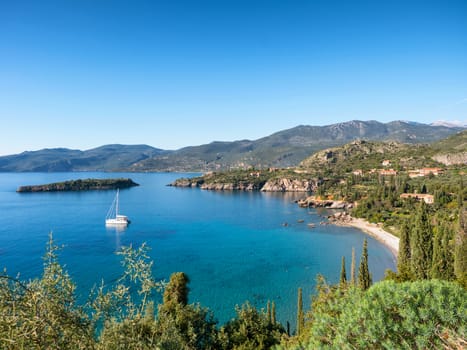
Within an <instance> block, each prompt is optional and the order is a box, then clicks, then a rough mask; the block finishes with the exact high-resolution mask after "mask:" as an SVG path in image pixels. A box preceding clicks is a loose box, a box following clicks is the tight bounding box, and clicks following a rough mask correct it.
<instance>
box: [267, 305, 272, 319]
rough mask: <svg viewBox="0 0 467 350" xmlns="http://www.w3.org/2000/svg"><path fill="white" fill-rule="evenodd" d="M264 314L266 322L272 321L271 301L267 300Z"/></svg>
mask: <svg viewBox="0 0 467 350" xmlns="http://www.w3.org/2000/svg"><path fill="white" fill-rule="evenodd" d="M266 316H267V319H268V323H271V321H272V316H271V302H270V301H269V300H268V306H267V311H266Z"/></svg>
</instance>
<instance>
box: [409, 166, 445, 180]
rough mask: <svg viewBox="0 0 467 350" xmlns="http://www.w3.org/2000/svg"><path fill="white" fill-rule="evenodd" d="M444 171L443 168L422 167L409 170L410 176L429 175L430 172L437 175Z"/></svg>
mask: <svg viewBox="0 0 467 350" xmlns="http://www.w3.org/2000/svg"><path fill="white" fill-rule="evenodd" d="M442 173H443V169H442V168H422V169H415V170H409V177H411V178H413V177H423V176H427V175H430V174H433V175H435V176H438V175H440V174H442Z"/></svg>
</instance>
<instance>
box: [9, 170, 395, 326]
mask: <svg viewBox="0 0 467 350" xmlns="http://www.w3.org/2000/svg"><path fill="white" fill-rule="evenodd" d="M183 176H190V174H179V173H162V174H160V173H156V174H154V173H131V174H126V173H121V174H115V173H111V174H108V173H13V174H12V173H0V223H1V225H0V268H1V269H3V268H6V269H7V272H8V274H9V275H12V276H16V275H17V274H18V273H19V274H20V278H21V279H30V278H34V277H39V276H40V275H41V273H42V268H43V261H42V256H43V254H44V252H45V246H46V243H47V241H48V235H49V232H53V237H54V240H55V242H56V243H57V244H58V245H63V249H62V250H61V251H60V262H61V263H62V264H64V265H65V266H66V270H67V271H68V272H69V274H70V275H71V277H72V279H73V280H74V282H75V283H76V284H77V294H78V296H79V299H80V300H85V299H86V297H87V296H88V294H89V291H90V289H91V288H92V286H93V285H95V284H100V282H101V281H102V280H103V281H104V282H105V283H112V282H114V281H115V280H117V279H118V278H119V277H120V276H121V274H122V268H121V264H120V257H119V256H117V255H116V252H117V251H118V250H119V249H120V248H121V247H122V246H129V245H133V247H137V246H139V245H141V244H142V243H144V242H146V243H147V245H148V246H149V247H150V248H151V250H150V256H151V258H152V259H153V260H154V275H155V276H156V277H157V278H158V279H165V280H168V279H169V276H170V274H171V273H173V272H177V271H183V272H185V273H186V274H187V275H188V276H189V278H190V281H191V282H190V290H191V292H190V302H195V303H198V302H199V303H201V305H203V306H205V307H209V308H210V309H211V310H212V311H213V312H214V314H215V317H216V319H217V320H218V321H219V323H220V324H223V323H225V322H226V321H228V320H229V319H231V318H232V317H234V316H235V305H241V304H243V303H244V302H245V301H246V300H249V301H250V303H251V304H253V305H254V306H256V307H258V308H265V307H266V304H267V301H268V300H274V301H275V303H276V310H277V318H278V320H279V321H281V322H282V323H283V324H285V323H286V321H290V323H291V324H292V325H294V324H295V319H296V317H295V315H296V298H297V288H298V287H302V288H303V292H304V302H305V304H306V305H305V307H309V304H310V298H308V297H307V296H308V295H311V294H312V293H313V292H314V288H315V280H316V276H317V274H322V275H324V276H325V277H326V278H327V280H328V281H330V282H333V283H335V282H337V281H338V279H339V272H340V267H341V258H342V256H345V258H346V261H347V271H348V272H349V271H350V261H351V251H352V247H355V251H356V257H357V267H358V261H359V258H360V255H361V249H362V243H363V240H364V238H365V237H366V238H367V239H368V251H369V266H370V271H371V273H372V275H373V280H374V281H377V280H380V279H381V278H382V277H383V275H384V270H385V269H387V268H391V269H395V259H394V256H393V255H392V254H391V252H390V251H389V250H388V249H387V248H386V247H385V246H383V245H382V244H381V243H379V242H378V241H376V240H374V239H373V238H371V237H367V236H366V235H364V234H363V233H362V232H360V231H358V230H356V229H354V228H347V227H337V226H333V225H320V224H319V223H320V222H321V221H323V220H325V218H324V217H323V216H322V215H325V214H326V213H325V212H322V213H318V212H316V211H315V210H309V209H303V208H299V207H298V205H297V204H296V203H294V200H296V199H298V198H302V197H303V196H305V195H304V194H290V193H259V192H251V193H250V192H246V193H245V192H213V191H203V190H200V189H191V188H174V187H168V186H167V184H169V183H171V182H172V181H173V180H175V179H176V178H178V177H183ZM115 177H130V178H132V179H133V180H134V181H135V182H137V183H139V184H140V186H138V187H133V188H130V189H125V190H121V191H120V208H121V210H120V212H121V213H122V214H124V215H128V216H129V218H130V219H131V224H130V225H129V226H128V228H126V229H125V230H123V231H119V230H116V229H109V228H106V226H105V224H104V220H105V216H106V214H107V211H108V209H109V207H110V205H111V203H112V201H113V199H114V196H115V191H88V192H57V193H16V189H17V188H18V187H19V186H20V185H33V184H45V183H51V182H56V181H64V180H71V179H78V178H81V179H85V178H115ZM299 220H304V222H303V223H299V222H298V221H299ZM284 223H288V225H284ZM308 223H314V224H316V227H315V228H312V229H311V228H309V226H308V225H307V224H308Z"/></svg>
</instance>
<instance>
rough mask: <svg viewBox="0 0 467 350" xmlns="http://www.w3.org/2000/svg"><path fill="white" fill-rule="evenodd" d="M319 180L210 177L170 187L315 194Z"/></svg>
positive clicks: (175, 182)
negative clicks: (221, 179)
mask: <svg viewBox="0 0 467 350" xmlns="http://www.w3.org/2000/svg"><path fill="white" fill-rule="evenodd" d="M319 183H320V180H318V179H291V178H287V177H281V178H271V179H267V180H266V179H265V180H259V179H257V178H252V179H251V180H250V181H249V180H239V181H217V180H216V181H211V179H210V178H209V177H196V178H190V179H187V178H183V179H177V180H176V181H174V182H173V183H171V184H169V186H174V187H198V188H200V189H202V190H212V191H262V192H313V191H315V190H316V189H317V188H318V185H319Z"/></svg>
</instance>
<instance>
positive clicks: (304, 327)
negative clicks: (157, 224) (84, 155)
mask: <svg viewBox="0 0 467 350" xmlns="http://www.w3.org/2000/svg"><path fill="white" fill-rule="evenodd" d="M57 251H58V247H57V246H56V245H55V244H54V242H53V240H52V238H51V239H50V241H49V243H48V246H47V251H46V254H45V256H44V271H43V275H42V277H41V278H40V279H36V280H32V281H20V280H17V279H15V278H12V277H11V276H8V275H7V274H6V272H5V273H3V274H2V275H0V348H2V349H12V350H13V349H226V350H230V349H271V348H276V349H315V348H332V349H347V348H348V349H367V348H396V347H397V348H405V349H416V348H419V349H439V348H442V347H444V348H452V349H455V348H456V347H457V346H459V347H460V346H465V345H466V343H465V339H466V337H465V336H466V331H467V330H466V325H467V291H466V290H465V289H464V288H462V287H461V286H460V285H459V284H457V283H454V282H448V281H441V280H420V281H416V282H404V283H396V282H395V281H383V282H379V283H376V284H375V285H373V286H371V287H370V284H371V275H370V273H369V270H368V265H367V261H368V260H367V254H368V252H367V250H366V244H365V246H364V250H363V254H362V258H361V260H360V267H359V269H358V270H359V272H358V276H356V274H355V262H354V261H353V262H352V264H353V267H352V268H351V276H350V279H349V281H348V280H347V275H346V273H345V270H344V271H343V272H341V281H340V283H339V284H338V285H334V286H333V285H328V284H327V283H326V281H325V280H324V278H323V277H318V289H317V294H316V296H314V297H313V303H312V308H311V310H310V311H308V312H304V311H303V309H302V295H301V289H300V290H299V299H298V304H297V305H298V318H297V333H296V334H293V335H291V334H288V332H287V331H286V329H285V328H284V327H283V326H282V325H281V324H279V323H278V322H277V321H276V316H275V305H274V303H272V304H271V303H268V305H267V309H266V311H265V310H257V309H255V308H254V307H252V306H251V305H250V304H249V303H248V302H246V303H245V304H244V305H242V306H239V307H237V310H236V311H237V316H236V317H235V318H234V319H232V320H231V321H229V322H228V323H227V324H225V325H221V326H219V325H218V324H217V322H216V321H215V318H214V315H213V314H212V312H211V311H209V310H208V309H207V308H204V307H202V306H201V305H199V304H189V303H188V294H189V288H188V284H189V278H188V276H186V275H185V274H184V273H182V272H178V273H174V274H173V275H172V276H171V277H170V281H169V282H168V283H164V282H161V281H156V280H155V279H154V277H153V275H152V269H153V266H152V265H153V264H152V262H151V261H149V259H148V255H147V251H148V248H147V247H146V246H145V245H143V246H141V247H139V248H136V249H135V248H131V247H125V248H123V249H122V250H121V251H120V252H119V253H118V254H120V255H121V256H122V265H123V268H124V272H123V274H122V277H121V278H120V279H119V280H118V281H117V282H116V283H115V284H113V285H106V284H104V283H102V284H101V285H99V286H96V287H95V288H94V289H93V291H92V292H91V293H90V297H89V301H88V302H87V303H86V304H85V305H78V304H77V301H76V295H75V285H74V284H73V281H72V280H71V278H70V276H69V275H68V274H67V272H66V271H65V270H64V269H63V267H62V266H61V265H60V263H59V261H58V256H57ZM343 266H345V265H343ZM158 292H161V293H163V300H162V303H160V304H159V305H155V304H154V302H153V300H154V298H153V297H154V294H155V293H158Z"/></svg>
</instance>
